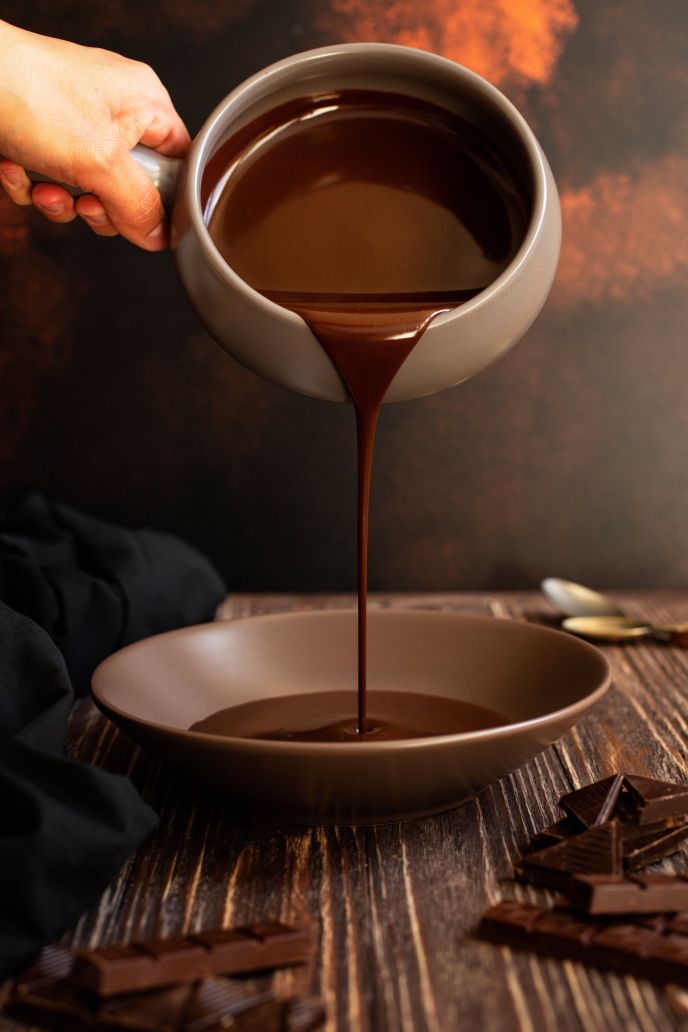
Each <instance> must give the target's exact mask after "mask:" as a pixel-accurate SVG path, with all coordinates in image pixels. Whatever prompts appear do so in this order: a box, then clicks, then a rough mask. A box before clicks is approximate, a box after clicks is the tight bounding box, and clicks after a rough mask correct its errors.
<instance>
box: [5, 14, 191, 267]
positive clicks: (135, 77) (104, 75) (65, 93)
mask: <svg viewBox="0 0 688 1032" xmlns="http://www.w3.org/2000/svg"><path fill="white" fill-rule="evenodd" d="M137 143H144V144H146V146H148V147H152V148H154V149H155V150H157V151H159V152H160V153H161V154H167V155H170V156H171V157H181V156H182V155H184V154H185V153H186V151H187V150H188V148H189V145H190V139H189V134H188V132H187V130H186V128H185V126H184V123H183V122H182V120H181V118H180V117H179V115H178V114H177V112H176V111H175V109H174V106H173V104H172V101H171V100H170V97H169V94H168V93H167V90H166V89H165V87H164V86H163V85H162V83H161V82H160V80H159V79H158V77H157V75H156V74H155V72H154V71H153V70H152V69H151V68H149V67H148V66H147V65H145V64H141V63H140V62H138V61H130V60H129V59H128V58H126V57H122V56H120V55H119V54H113V53H110V52H109V51H107V50H99V49H96V48H92V47H81V46H77V45H76V44H74V43H68V42H65V41H64V40H59V39H51V38H49V37H47V36H39V35H36V34H35V33H32V32H27V31H25V30H23V29H19V28H16V27H15V26H13V25H9V24H7V23H6V22H2V21H0V154H2V155H3V156H4V159H7V160H0V183H2V186H3V188H4V189H5V191H6V193H7V194H8V195H9V197H11V199H12V200H13V201H14V202H15V204H24V205H28V204H34V205H35V206H36V208H38V210H39V211H41V212H42V213H43V214H44V215H45V216H46V217H47V218H49V219H50V220H51V221H52V222H71V221H72V220H73V219H74V218H76V216H77V215H80V216H81V217H82V218H83V219H84V221H85V222H86V223H87V224H88V225H89V226H90V227H91V229H92V230H93V231H94V232H95V233H97V234H98V236H116V235H117V234H118V233H121V234H122V236H123V237H126V239H127V240H130V241H131V242H132V243H133V244H137V245H138V246H139V247H142V248H144V249H145V250H147V251H159V250H160V249H161V248H163V247H165V245H166V243H167V227H166V222H165V213H164V210H163V207H162V203H161V200H160V195H159V193H158V191H157V190H156V188H155V187H154V186H153V184H152V182H151V181H150V179H149V178H148V176H147V175H146V173H145V172H144V171H143V170H142V169H141V168H139V166H138V165H137V164H136V163H135V162H134V161H133V159H132V158H131V157H130V156H129V151H130V150H131V148H132V147H134V146H135V145H136V144H137ZM27 168H28V169H32V170H34V171H36V172H41V173H43V174H44V175H46V176H49V177H50V178H51V179H56V180H59V181H60V182H63V183H68V184H69V185H70V186H76V187H78V188H79V189H80V190H83V191H84V195H83V196H81V197H78V198H77V199H76V200H75V199H74V198H73V197H72V196H71V195H70V194H68V193H67V191H66V190H64V189H62V187H60V186H56V185H53V184H50V183H39V184H37V185H35V186H34V185H32V183H31V182H30V181H29V179H28V177H27V175H26V173H25V171H24V169H27Z"/></svg>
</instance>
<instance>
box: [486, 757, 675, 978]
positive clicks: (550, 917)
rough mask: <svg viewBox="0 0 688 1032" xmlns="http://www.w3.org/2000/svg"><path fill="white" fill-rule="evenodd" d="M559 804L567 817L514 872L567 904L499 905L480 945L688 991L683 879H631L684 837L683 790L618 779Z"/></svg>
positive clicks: (634, 778) (536, 844) (630, 778)
mask: <svg viewBox="0 0 688 1032" xmlns="http://www.w3.org/2000/svg"><path fill="white" fill-rule="evenodd" d="M559 802H560V805H561V807H562V809H563V810H564V813H565V814H566V816H565V817H564V818H562V820H560V821H558V822H557V823H556V824H554V825H553V826H552V827H551V828H546V829H545V830H544V831H542V832H540V833H539V834H537V835H536V836H535V837H534V838H533V839H532V841H531V846H532V847H534V851H533V852H530V853H528V854H526V855H525V856H523V857H521V859H520V860H518V862H517V863H516V864H515V865H514V871H515V873H516V876H517V877H518V878H519V879H521V880H523V881H528V882H530V883H532V884H535V885H541V886H543V887H546V888H551V889H557V890H559V892H561V893H562V894H563V895H564V896H565V897H566V899H565V900H564V901H560V902H559V903H558V904H556V905H555V907H554V909H550V908H547V907H541V906H534V905H532V904H530V903H520V902H518V901H516V900H503V901H502V902H500V903H498V904H496V905H495V906H493V907H490V908H489V909H488V910H487V911H486V912H485V914H484V915H483V918H482V920H481V922H480V925H479V927H478V930H477V935H478V937H479V938H481V939H486V940H488V941H490V942H497V943H500V944H502V945H507V946H512V947H514V948H516V949H527V950H532V951H534V952H536V953H544V954H546V955H547V956H556V957H560V958H562V959H567V960H577V961H581V962H583V963H587V964H592V965H594V966H596V967H599V968H603V969H605V970H610V971H619V972H622V973H626V974H633V975H637V976H638V977H643V978H650V979H653V980H655V981H658V982H675V983H678V984H680V985H688V878H687V877H683V876H681V875H664V874H649V875H644V876H641V875H637V874H634V873H632V872H634V871H637V870H638V869H639V868H640V867H643V866H645V865H647V864H650V863H654V862H655V861H656V860H660V859H662V858H663V857H665V856H668V855H669V854H671V853H674V852H675V851H676V850H677V848H678V846H679V844H680V843H681V841H682V840H683V839H684V838H686V836H688V787H686V786H683V785H673V784H670V783H668V782H665V781H656V780H655V779H653V778H645V777H640V776H639V775H635V774H625V775H622V774H615V775H613V776H612V777H609V778H604V779H603V780H602V781H597V782H595V783H594V784H591V785H586V786H585V787H584V788H580V789H578V790H577V791H575V792H570V793H568V795H565V796H563V797H562V798H561V799H560V801H559ZM648 915H653V916H648Z"/></svg>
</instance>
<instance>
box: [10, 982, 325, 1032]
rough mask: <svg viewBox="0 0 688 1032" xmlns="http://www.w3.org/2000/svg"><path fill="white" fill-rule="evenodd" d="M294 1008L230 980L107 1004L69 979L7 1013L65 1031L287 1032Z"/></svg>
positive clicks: (19, 996)
mask: <svg viewBox="0 0 688 1032" xmlns="http://www.w3.org/2000/svg"><path fill="white" fill-rule="evenodd" d="M288 1006H289V1001H288V1000H283V999H279V998H278V997H276V996H275V994H274V993H272V992H271V991H269V990H268V991H260V992H255V991H253V990H251V989H249V988H247V987H246V986H244V985H241V984H240V983H237V982H231V981H229V979H226V978H207V979H202V980H200V981H196V982H187V983H185V984H184V985H175V986H172V987H168V988H166V989H157V990H155V991H154V992H147V993H128V994H126V995H124V996H119V997H117V998H116V999H112V1000H106V1001H102V1000H98V999H96V997H94V996H93V995H92V994H91V993H89V992H88V990H84V989H79V988H78V987H76V986H74V985H72V983H71V982H70V981H69V979H64V978H63V979H56V980H55V981H54V982H52V983H51V984H50V985H44V986H43V987H42V988H41V989H37V990H35V991H31V992H24V993H17V992H15V993H14V994H13V995H12V996H11V997H10V1000H9V1002H8V1003H7V1005H6V1006H5V1013H7V1014H9V1015H11V1016H12V1017H14V1018H17V1019H18V1020H19V1021H26V1022H30V1023H31V1024H35V1025H39V1026H40V1027H41V1028H46V1029H58V1030H60V1032H82V1030H83V1032H86V1030H88V1032H125V1030H126V1032H170V1030H171V1029H175V1030H176V1032H211V1030H212V1032H215V1030H216V1029H220V1028H227V1029H230V1028H231V1029H232V1030H234V1032H284V1029H285V1021H286V1016H287V1012H288ZM286 1027H287V1029H289V1028H290V1027H289V1025H288V1024H287V1025H286ZM312 1027H317V1026H312ZM297 1029H298V1026H297ZM290 1032H291V1029H290Z"/></svg>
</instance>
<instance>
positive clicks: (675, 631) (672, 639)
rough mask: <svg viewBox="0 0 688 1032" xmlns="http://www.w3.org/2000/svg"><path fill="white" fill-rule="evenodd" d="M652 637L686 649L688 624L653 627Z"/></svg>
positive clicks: (687, 645) (687, 647) (687, 644)
mask: <svg viewBox="0 0 688 1032" xmlns="http://www.w3.org/2000/svg"><path fill="white" fill-rule="evenodd" d="M651 634H652V637H653V638H656V639H657V641H663V642H664V643H665V644H667V645H675V646H676V647H677V648H679V649H688V626H686V627H653V628H652V630H651Z"/></svg>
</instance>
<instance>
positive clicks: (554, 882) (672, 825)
mask: <svg viewBox="0 0 688 1032" xmlns="http://www.w3.org/2000/svg"><path fill="white" fill-rule="evenodd" d="M559 805H560V806H561V808H562V810H563V811H564V812H565V814H566V817H564V818H563V820H561V821H558V823H557V824H554V825H552V827H551V828H545V830H544V831H541V832H540V833H539V834H538V835H536V836H535V837H534V838H533V840H532V841H531V847H533V848H534V849H535V852H532V853H528V854H527V855H526V856H524V857H522V858H521V859H520V860H519V861H518V863H517V864H516V865H515V871H516V874H517V875H518V877H519V878H521V879H523V880H524V881H529V882H533V883H534V884H535V885H545V886H548V887H549V888H553V889H561V890H562V891H564V890H565V886H566V882H567V880H568V878H569V877H570V876H571V875H575V874H603V875H615V876H617V877H620V876H621V875H622V874H623V872H624V871H636V870H638V869H639V868H641V867H645V866H647V864H653V863H655V861H657V860H661V859H662V858H663V857H665V856H669V854H671V853H675V852H676V850H677V849H678V846H679V844H680V843H681V841H682V840H683V839H684V838H686V836H688V787H684V786H683V785H672V784H669V783H668V782H666V781H655V780H654V778H643V777H639V776H638V775H635V774H625V775H624V774H615V775H613V776H612V777H610V778H604V779H603V780H602V781H596V782H594V784H592V785H586V786H585V787H584V788H579V789H577V790H576V791H575V792H569V793H568V795H565V796H562V798H561V799H560V800H559Z"/></svg>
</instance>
